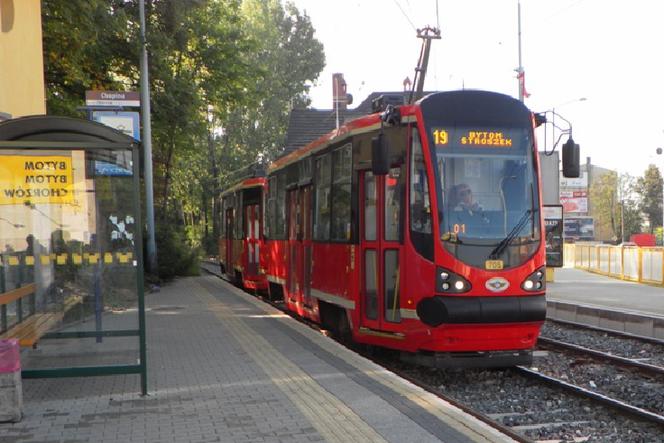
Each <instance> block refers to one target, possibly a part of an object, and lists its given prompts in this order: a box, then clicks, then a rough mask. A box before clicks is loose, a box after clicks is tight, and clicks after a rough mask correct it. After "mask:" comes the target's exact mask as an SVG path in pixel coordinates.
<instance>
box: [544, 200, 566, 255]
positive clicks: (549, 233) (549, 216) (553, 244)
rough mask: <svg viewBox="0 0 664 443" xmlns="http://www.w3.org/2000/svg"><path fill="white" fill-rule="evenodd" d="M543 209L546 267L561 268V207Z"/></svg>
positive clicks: (547, 206) (551, 206) (549, 206)
mask: <svg viewBox="0 0 664 443" xmlns="http://www.w3.org/2000/svg"><path fill="white" fill-rule="evenodd" d="M543 209H544V227H545V229H546V237H545V245H546V266H547V267H549V268H554V267H555V268H560V267H562V266H563V207H562V205H546V206H544V207H543Z"/></svg>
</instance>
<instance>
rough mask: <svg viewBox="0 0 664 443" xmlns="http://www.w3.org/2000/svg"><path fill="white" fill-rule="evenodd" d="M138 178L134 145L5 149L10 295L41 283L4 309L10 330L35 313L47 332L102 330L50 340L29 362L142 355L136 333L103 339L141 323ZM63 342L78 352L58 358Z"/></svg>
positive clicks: (1, 274)
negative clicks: (136, 204)
mask: <svg viewBox="0 0 664 443" xmlns="http://www.w3.org/2000/svg"><path fill="white" fill-rule="evenodd" d="M133 180H134V177H133V164H132V152H131V150H129V149H127V150H102V149H95V150H94V151H93V150H90V151H85V150H83V149H75V150H58V151H55V150H53V151H49V150H43V149H42V150H36V149H34V150H29V151H25V150H20V151H19V150H11V149H6V150H3V151H2V152H0V187H1V188H2V194H1V195H0V208H2V212H1V214H2V216H0V246H1V248H2V250H1V251H0V293H4V292H6V291H9V290H11V289H14V288H17V287H20V286H25V285H31V284H34V292H33V293H32V294H31V295H30V296H29V297H25V298H24V299H23V300H21V301H20V302H14V303H11V304H9V305H7V306H6V307H5V308H4V309H3V312H2V314H3V315H2V324H1V325H0V332H1V333H3V334H5V335H7V334H11V330H10V329H11V328H12V326H14V325H16V323H18V322H19V321H21V322H22V321H28V320H29V319H30V317H32V316H34V318H35V319H36V318H40V319H44V321H48V325H49V327H48V331H45V332H54V331H57V332H66V333H69V332H72V333H73V332H95V333H98V334H95V335H96V340H92V341H91V340H80V339H64V340H58V341H57V345H55V346H53V345H51V343H53V341H49V340H44V341H40V342H39V347H40V349H39V351H38V352H31V351H27V352H25V353H24V354H22V357H21V358H22V365H23V366H24V368H25V369H33V368H44V369H46V368H49V367H52V366H65V365H69V366H90V365H93V364H94V363H98V358H99V355H101V354H105V356H104V359H105V361H106V362H107V363H109V364H134V363H135V362H136V361H137V359H138V357H139V349H138V342H137V341H136V339H135V337H113V338H110V337H106V338H104V337H102V333H103V332H106V331H109V330H126V329H131V328H134V329H138V316H137V315H136V306H137V302H138V294H137V278H138V274H137V267H136V266H137V262H136V260H137V258H138V257H136V255H135V254H136V252H135V250H136V249H135V248H136V245H135V236H136V230H137V226H136V214H135V213H134V204H133V203H134V198H133V196H134V194H133V192H134V189H133V186H134V183H133ZM63 349H67V352H69V355H75V357H72V358H67V361H66V362H64V361H62V360H61V359H58V358H57V356H58V355H60V356H61V355H62V352H63ZM110 350H112V352H109V351H110Z"/></svg>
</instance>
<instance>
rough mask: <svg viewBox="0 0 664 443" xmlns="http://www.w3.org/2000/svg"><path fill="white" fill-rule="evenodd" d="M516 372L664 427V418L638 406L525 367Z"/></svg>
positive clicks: (518, 368)
mask: <svg viewBox="0 0 664 443" xmlns="http://www.w3.org/2000/svg"><path fill="white" fill-rule="evenodd" d="M514 370H515V371H516V372H517V373H520V374H522V375H524V376H527V377H530V378H533V379H536V380H539V381H543V382H545V383H548V384H549V385H552V386H555V387H557V388H562V389H564V390H566V391H568V392H571V393H573V394H575V395H577V396H579V397H582V398H591V399H593V400H595V401H597V402H599V403H601V404H603V405H606V406H609V407H611V408H613V409H617V410H619V411H621V412H623V413H627V414H630V415H632V416H634V417H638V418H641V419H644V420H647V421H649V422H651V423H655V424H658V425H660V426H663V427H664V416H663V415H659V414H655V413H654V412H650V411H646V410H645V409H641V408H638V407H636V406H632V405H630V404H628V403H625V402H622V401H620V400H616V399H614V398H611V397H608V396H606V395H603V394H599V393H597V392H594V391H590V390H588V389H585V388H582V387H580V386H577V385H573V384H571V383H567V382H565V381H562V380H560V379H557V378H554V377H550V376H548V375H544V374H542V373H541V372H538V371H535V370H532V369H529V368H526V367H523V366H516V367H515V368H514Z"/></svg>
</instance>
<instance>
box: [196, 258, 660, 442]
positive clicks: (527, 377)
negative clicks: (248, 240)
mask: <svg viewBox="0 0 664 443" xmlns="http://www.w3.org/2000/svg"><path fill="white" fill-rule="evenodd" d="M204 268H205V269H206V270H207V271H208V272H210V273H213V274H215V275H218V276H219V272H218V267H216V266H214V265H207V266H205V267H204ZM208 268H209V269H208ZM271 304H272V305H273V306H275V307H276V308H278V309H282V305H281V304H279V303H276V304H275V303H271ZM282 310H283V309H282ZM306 324H308V325H310V326H312V327H315V325H312V324H310V322H306ZM545 329H547V328H545ZM548 329H551V328H548ZM576 335H578V334H576ZM630 339H632V340H633V338H630ZM542 342H546V343H544V345H543V347H542V349H541V350H540V351H538V352H537V354H536V355H537V358H536V360H535V364H534V365H533V367H532V368H523V367H517V368H510V369H502V370H497V369H492V370H477V369H464V370H439V369H430V368H424V367H421V366H416V365H412V364H407V363H404V362H402V361H400V360H399V358H398V353H397V352H394V351H386V350H376V349H371V350H369V351H368V352H367V349H366V348H364V347H355V348H356V349H355V350H356V351H358V352H360V353H362V354H363V355H365V356H366V357H368V358H370V359H372V360H373V361H375V362H376V363H378V364H380V365H382V366H384V367H386V368H387V369H389V370H391V371H393V372H395V373H396V374H398V375H399V376H401V377H403V378H406V379H408V380H409V381H411V382H413V383H415V384H417V385H419V386H420V387H422V388H424V389H426V390H428V391H429V392H432V393H434V394H436V395H438V396H440V397H441V398H443V399H444V400H446V401H449V402H451V403H452V404H455V405H456V406H458V407H459V408H461V409H463V410H464V411H466V412H468V413H470V414H472V415H474V416H476V417H478V418H480V419H482V420H484V421H485V422H487V423H488V424H490V425H491V426H494V427H495V428H497V429H498V430H500V431H501V432H503V433H505V434H507V435H510V436H511V437H512V438H513V439H515V440H516V441H520V442H547V443H553V442H616V443H618V442H620V443H629V442H639V443H645V442H657V441H664V440H663V439H662V435H664V417H663V416H662V415H660V414H661V413H663V412H664V401H662V402H661V403H662V404H661V405H660V406H661V407H660V406H657V405H658V404H659V403H658V398H659V397H658V396H657V394H658V391H659V396H661V395H664V385H662V379H663V378H664V376H663V375H662V372H661V370H662V368H661V367H658V366H657V365H653V364H651V363H644V362H643V361H642V360H644V358H645V359H648V358H649V357H644V356H643V355H644V354H643V353H642V352H640V353H637V354H638V355H640V357H639V358H638V359H630V358H629V357H622V356H617V357H616V356H615V355H612V356H611V357H607V356H606V355H601V354H596V355H594V356H593V355H592V353H587V354H581V353H584V352H585V350H586V349H585V348H584V347H583V346H580V345H578V344H576V345H573V344H572V345H571V346H569V345H570V344H568V346H567V347H565V346H563V345H562V344H561V343H562V341H561V340H555V339H548V340H547V339H545V340H542ZM588 349H589V348H588ZM594 351H595V352H596V353H597V352H600V353H601V351H597V350H594ZM653 352H654V353H656V349H654V350H653ZM604 354H607V355H610V354H608V353H606V352H604ZM592 359H596V360H592ZM597 359H599V360H597ZM623 360H631V361H633V362H634V361H636V363H637V364H636V365H634V366H630V367H629V368H626V365H628V363H627V362H625V361H623ZM639 360H641V361H639ZM600 361H601V363H598V362H600ZM553 362H555V365H554V363H553ZM563 362H565V364H563ZM586 365H590V367H593V368H594V369H595V370H597V371H598V372H602V371H608V374H609V375H607V376H606V377H603V378H601V380H602V382H601V383H600V385H601V386H602V387H603V388H604V390H606V386H604V381H605V380H606V379H614V380H617V381H618V383H614V384H613V386H614V389H618V390H620V387H621V386H622V387H623V388H625V387H626V386H628V385H632V384H636V385H639V386H643V390H642V391H637V392H636V393H633V392H631V391H630V390H627V391H625V390H624V389H623V391H624V392H623V396H622V397H621V396H617V398H614V397H613V396H612V395H610V392H609V393H605V392H604V391H603V390H602V389H598V386H600V385H598V382H596V381H593V380H590V379H588V380H587V379H581V378H580V380H586V382H585V385H583V384H584V383H583V382H582V383H576V382H575V379H576V378H579V377H580V375H576V374H577V373H576V372H571V371H572V370H574V369H577V368H582V367H588V366H586ZM616 365H618V366H616ZM564 368H567V369H564ZM616 368H619V369H616ZM653 368H658V369H653ZM565 371H568V372H565ZM619 371H623V372H622V373H620V372H619ZM642 371H650V372H648V373H645V372H642ZM616 374H618V375H616ZM634 374H636V375H638V376H639V377H643V378H642V379H638V380H637V379H634V378H633V377H632V375H634ZM595 378H596V379H597V380H600V379H599V378H597V377H595ZM620 380H623V381H624V383H620ZM590 381H592V382H593V383H592V384H591V383H590ZM579 384H582V385H583V386H581V385H579ZM593 384H594V385H595V386H594V387H593ZM607 386H608V383H607ZM639 392H641V393H643V392H653V393H654V394H655V398H654V399H653V400H652V403H653V405H654V406H653V405H649V406H648V405H645V406H646V407H641V406H644V405H643V400H644V399H643V398H641V399H640V401H637V402H636V403H637V405H635V404H633V403H634V402H633V398H626V399H625V398H624V397H625V396H626V397H633V396H634V395H636V396H637V397H638V396H639V395H640V394H639ZM637 399H638V398H637Z"/></svg>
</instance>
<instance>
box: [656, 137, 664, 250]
mask: <svg viewBox="0 0 664 443" xmlns="http://www.w3.org/2000/svg"><path fill="white" fill-rule="evenodd" d="M656 152H657V155H662V152H663V150H662V148H657V149H656ZM662 179H663V181H664V162H663V164H662ZM662 245H663V246H664V182H663V184H662Z"/></svg>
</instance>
